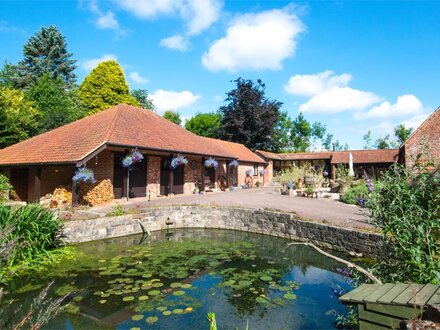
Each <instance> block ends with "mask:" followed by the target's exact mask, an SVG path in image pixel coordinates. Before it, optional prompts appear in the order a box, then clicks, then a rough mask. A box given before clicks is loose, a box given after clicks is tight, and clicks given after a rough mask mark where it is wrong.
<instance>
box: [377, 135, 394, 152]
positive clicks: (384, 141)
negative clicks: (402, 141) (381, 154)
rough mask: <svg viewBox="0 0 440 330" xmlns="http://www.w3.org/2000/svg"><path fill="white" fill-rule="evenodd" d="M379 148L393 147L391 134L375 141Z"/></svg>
mask: <svg viewBox="0 0 440 330" xmlns="http://www.w3.org/2000/svg"><path fill="white" fill-rule="evenodd" d="M375 147H376V148H377V149H390V148H391V147H392V141H391V140H390V135H389V134H387V135H386V136H385V137H383V138H378V139H377V140H376V143H375Z"/></svg>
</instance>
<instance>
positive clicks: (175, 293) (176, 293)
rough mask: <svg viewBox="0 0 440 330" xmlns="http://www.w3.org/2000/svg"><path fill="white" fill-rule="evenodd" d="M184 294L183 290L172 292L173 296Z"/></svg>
mask: <svg viewBox="0 0 440 330" xmlns="http://www.w3.org/2000/svg"><path fill="white" fill-rule="evenodd" d="M184 294H185V291H182V290H177V291H174V292H173V296H183V295H184Z"/></svg>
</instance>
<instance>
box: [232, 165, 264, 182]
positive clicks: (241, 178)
mask: <svg viewBox="0 0 440 330" xmlns="http://www.w3.org/2000/svg"><path fill="white" fill-rule="evenodd" d="M263 168H264V166H263V164H258V175H256V176H254V163H243V162H240V163H239V165H238V186H241V185H243V184H245V179H246V171H248V170H250V171H251V177H252V180H253V181H254V186H255V184H256V183H257V182H259V183H260V185H263V177H262V176H261V175H260V172H261V170H262V169H263Z"/></svg>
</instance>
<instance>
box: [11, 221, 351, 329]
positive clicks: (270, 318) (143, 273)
mask: <svg viewBox="0 0 440 330" xmlns="http://www.w3.org/2000/svg"><path fill="white" fill-rule="evenodd" d="M287 243H288V241H287V240H285V239H281V238H276V237H270V236H263V235H257V234H250V233H243V232H235V231H226V230H212V229H211V230H204V229H191V230H175V231H170V232H165V231H160V232H154V233H153V234H152V236H150V237H148V238H145V237H141V236H138V235H136V236H129V237H123V238H117V239H108V240H102V241H97V242H89V243H83V244H79V245H76V246H75V249H77V250H78V253H80V256H79V257H78V258H77V259H76V260H74V261H73V260H72V261H63V262H62V263H60V264H58V265H56V266H53V267H51V268H50V269H48V270H45V271H44V272H37V273H33V274H30V275H26V276H22V277H21V278H19V279H18V280H16V282H15V283H13V287H15V290H13V292H14V294H13V298H15V299H17V300H16V304H17V306H18V305H19V304H21V305H26V304H30V303H31V301H32V299H33V298H34V297H35V296H36V295H37V294H38V292H39V291H40V290H38V289H41V288H42V287H44V286H46V285H47V284H48V283H49V282H51V281H54V284H53V285H52V287H51V288H50V292H49V295H50V296H51V297H58V296H62V295H65V294H69V296H68V297H67V301H68V305H67V306H66V307H65V309H64V310H63V312H62V313H60V314H59V315H58V316H57V317H56V318H54V319H53V320H51V321H50V322H49V323H48V324H47V325H45V327H44V328H45V329H127V330H128V329H133V328H134V329H136V328H140V329H145V328H148V329H150V328H151V329H209V322H208V321H207V320H206V315H207V313H208V312H214V313H215V314H216V320H217V325H218V328H219V329H245V328H246V323H247V322H248V324H249V329H328V328H334V321H335V314H337V313H339V314H345V313H346V310H345V307H344V306H342V305H341V304H340V303H339V302H338V300H337V298H336V297H335V296H334V295H335V294H334V290H343V291H345V292H346V291H348V290H350V288H351V287H350V282H349V281H348V280H347V279H346V278H345V277H343V276H342V275H341V274H339V273H338V272H337V271H336V269H337V268H338V267H342V266H341V265H340V264H339V263H337V262H336V261H334V260H332V259H329V258H327V257H324V256H322V255H320V254H319V253H317V252H316V251H315V250H313V249H311V248H309V247H306V246H301V245H294V246H287ZM17 315H19V313H18V314H17Z"/></svg>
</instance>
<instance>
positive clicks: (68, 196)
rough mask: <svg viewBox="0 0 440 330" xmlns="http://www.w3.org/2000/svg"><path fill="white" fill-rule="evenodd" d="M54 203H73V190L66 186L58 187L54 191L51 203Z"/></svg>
mask: <svg viewBox="0 0 440 330" xmlns="http://www.w3.org/2000/svg"><path fill="white" fill-rule="evenodd" d="M52 203H53V204H54V205H57V206H58V205H59V206H61V205H68V206H70V205H72V192H71V191H69V190H68V189H67V188H66V187H62V186H61V187H57V188H55V190H54V191H53V194H52V198H51V204H52Z"/></svg>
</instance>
